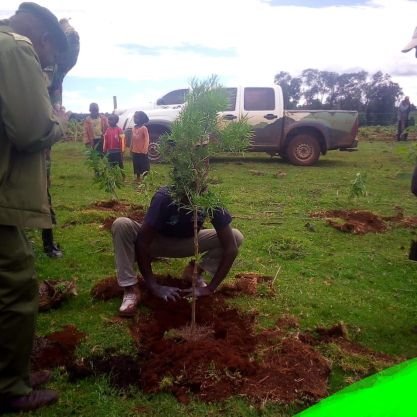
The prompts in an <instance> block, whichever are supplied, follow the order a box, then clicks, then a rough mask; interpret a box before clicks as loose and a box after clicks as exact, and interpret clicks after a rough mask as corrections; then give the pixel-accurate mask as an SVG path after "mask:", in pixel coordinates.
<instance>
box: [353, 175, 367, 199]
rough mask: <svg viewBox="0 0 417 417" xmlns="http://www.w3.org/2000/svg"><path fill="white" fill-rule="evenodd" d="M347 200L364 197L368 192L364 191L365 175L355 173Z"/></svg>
mask: <svg viewBox="0 0 417 417" xmlns="http://www.w3.org/2000/svg"><path fill="white" fill-rule="evenodd" d="M350 184H351V185H350V193H349V199H353V198H359V197H366V196H367V195H368V191H367V190H366V174H363V175H362V174H361V173H360V172H357V173H356V175H355V178H354V179H353V180H352V181H351V182H350Z"/></svg>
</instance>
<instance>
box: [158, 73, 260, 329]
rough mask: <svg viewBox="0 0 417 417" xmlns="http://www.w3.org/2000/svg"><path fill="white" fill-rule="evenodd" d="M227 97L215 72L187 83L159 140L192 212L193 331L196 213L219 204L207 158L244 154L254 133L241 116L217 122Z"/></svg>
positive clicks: (180, 200) (180, 199)
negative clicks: (220, 153)
mask: <svg viewBox="0 0 417 417" xmlns="http://www.w3.org/2000/svg"><path fill="white" fill-rule="evenodd" d="M227 104H228V98H227V95H226V92H225V90H224V89H222V88H221V85H220V84H219V82H218V79H217V77H216V76H211V77H210V78H208V79H207V80H205V81H201V82H200V81H198V80H196V79H194V80H192V81H191V88H190V93H189V94H188V96H187V103H186V105H185V106H184V108H183V109H182V111H181V113H180V115H179V117H178V119H177V120H176V121H175V122H174V124H173V126H172V130H171V134H169V135H165V136H164V137H163V138H162V140H161V153H162V155H163V157H164V159H165V160H166V161H168V162H169V163H170V164H171V166H172V169H171V180H172V184H171V190H172V191H171V192H172V197H173V199H174V201H176V203H177V204H178V205H179V206H181V207H182V208H183V209H185V210H189V211H190V212H192V213H193V221H194V255H195V259H196V262H195V263H194V270H193V276H192V301H191V303H192V317H191V329H192V331H194V329H195V322H196V317H195V314H196V281H197V273H198V259H199V247H198V216H199V213H201V212H205V213H206V214H207V215H208V216H209V217H210V216H212V214H213V211H214V210H216V209H220V208H222V207H223V203H222V201H221V199H220V198H219V197H218V196H217V195H216V194H214V193H213V192H212V191H211V190H209V189H208V183H209V171H210V163H209V160H210V156H212V155H213V154H214V153H215V152H218V151H223V150H233V151H234V152H243V151H244V150H245V149H246V148H247V147H248V145H249V143H250V139H251V137H252V131H251V128H250V126H249V125H248V124H247V122H246V120H245V119H242V120H240V121H238V122H232V123H230V124H224V123H220V122H219V120H218V113H219V112H221V111H224V110H225V109H226V108H227Z"/></svg>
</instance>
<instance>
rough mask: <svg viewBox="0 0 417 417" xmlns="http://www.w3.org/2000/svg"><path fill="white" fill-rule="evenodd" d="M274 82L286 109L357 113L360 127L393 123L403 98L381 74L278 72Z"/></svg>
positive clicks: (394, 84)
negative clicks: (280, 89)
mask: <svg viewBox="0 0 417 417" xmlns="http://www.w3.org/2000/svg"><path fill="white" fill-rule="evenodd" d="M274 82H275V84H279V85H280V86H281V88H282V90H283V93H284V104H285V107H286V108H287V109H309V110H320V109H323V110H357V111H358V112H359V117H360V119H359V121H360V124H361V125H390V124H393V123H395V122H396V117H397V104H398V101H399V99H400V98H401V97H402V96H403V91H402V88H401V87H400V85H399V84H397V83H395V82H393V81H392V79H391V76H390V75H389V74H384V73H382V72H381V71H378V72H376V73H375V74H373V75H371V74H369V73H367V72H366V71H359V72H352V73H347V74H338V73H337V72H331V71H319V70H317V69H312V68H308V69H305V70H304V71H303V72H302V73H301V75H300V76H299V77H293V76H291V74H289V73H288V72H285V71H281V72H279V73H278V74H276V75H275V79H274ZM413 110H415V107H414V106H413Z"/></svg>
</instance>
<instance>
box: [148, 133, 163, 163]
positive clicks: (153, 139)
mask: <svg viewBox="0 0 417 417" xmlns="http://www.w3.org/2000/svg"><path fill="white" fill-rule="evenodd" d="M160 136H161V133H160V132H153V131H152V130H151V131H150V132H149V148H148V158H149V160H150V161H151V162H154V163H158V162H162V157H161V150H160V147H159V143H160V142H159V137H160Z"/></svg>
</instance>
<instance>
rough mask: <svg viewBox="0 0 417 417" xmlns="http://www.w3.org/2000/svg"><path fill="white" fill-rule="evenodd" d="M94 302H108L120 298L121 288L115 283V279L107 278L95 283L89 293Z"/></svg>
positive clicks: (121, 294)
mask: <svg viewBox="0 0 417 417" xmlns="http://www.w3.org/2000/svg"><path fill="white" fill-rule="evenodd" d="M90 294H91V296H92V297H93V298H94V299H95V300H102V301H106V300H110V299H112V298H121V297H122V296H123V288H122V287H120V286H119V284H118V283H117V279H116V277H108V278H104V279H102V280H100V281H99V282H97V283H96V284H95V285H94V287H93V288H92V289H91V291H90Z"/></svg>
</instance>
